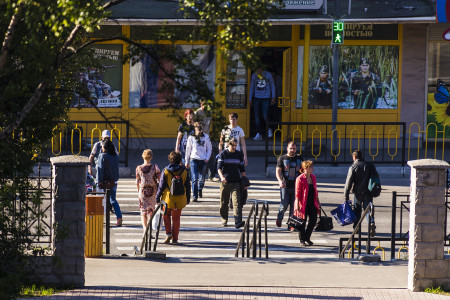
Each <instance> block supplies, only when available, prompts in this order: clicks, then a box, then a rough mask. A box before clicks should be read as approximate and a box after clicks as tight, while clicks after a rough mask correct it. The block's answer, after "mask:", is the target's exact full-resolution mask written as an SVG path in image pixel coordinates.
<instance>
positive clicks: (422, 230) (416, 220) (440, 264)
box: [408, 159, 450, 291]
mask: <svg viewBox="0 0 450 300" xmlns="http://www.w3.org/2000/svg"><path fill="white" fill-rule="evenodd" d="M408 165H409V166H410V167H411V195H410V215H409V216H410V217H409V261H408V289H410V290H412V291H423V290H424V289H425V288H427V287H430V286H434V287H437V286H445V285H448V284H449V283H450V278H449V272H450V257H448V256H447V257H446V255H444V226H445V210H446V206H445V189H446V173H445V172H446V169H447V168H449V167H450V165H449V164H448V163H447V162H445V161H441V160H434V159H420V160H414V161H409V162H408Z"/></svg>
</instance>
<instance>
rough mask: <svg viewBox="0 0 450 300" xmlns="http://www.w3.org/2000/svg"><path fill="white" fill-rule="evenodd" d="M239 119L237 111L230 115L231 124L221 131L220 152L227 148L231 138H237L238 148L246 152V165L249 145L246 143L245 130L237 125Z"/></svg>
mask: <svg viewBox="0 0 450 300" xmlns="http://www.w3.org/2000/svg"><path fill="white" fill-rule="evenodd" d="M237 119H238V115H237V113H232V114H229V115H228V120H229V121H230V125H227V126H225V128H223V129H222V132H221V133H220V142H219V153H220V152H222V150H224V149H227V147H228V141H229V140H231V139H232V138H235V139H236V140H237V147H236V150H238V151H241V152H242V153H243V154H244V162H245V165H247V164H248V161H247V146H246V145H245V134H244V130H243V129H242V128H241V127H239V126H238V125H237ZM241 149H242V150H241Z"/></svg>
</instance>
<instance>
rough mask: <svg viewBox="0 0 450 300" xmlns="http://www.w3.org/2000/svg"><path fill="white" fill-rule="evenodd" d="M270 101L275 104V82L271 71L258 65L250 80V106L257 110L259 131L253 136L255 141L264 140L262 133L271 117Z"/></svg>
mask: <svg viewBox="0 0 450 300" xmlns="http://www.w3.org/2000/svg"><path fill="white" fill-rule="evenodd" d="M269 102H270V103H271V104H272V105H274V104H275V83H274V81H273V77H272V74H270V72H268V71H263V70H262V68H261V67H258V69H256V72H255V73H253V75H252V79H251V81H250V98H249V103H250V107H252V106H253V111H254V112H255V125H256V130H257V133H256V135H255V137H254V138H253V140H254V141H261V140H262V135H261V133H262V132H264V128H265V127H264V125H265V123H267V120H268V117H269ZM261 114H262V116H263V119H264V124H261V119H260V118H261ZM267 136H268V137H269V138H270V137H272V132H271V131H270V132H269V133H268V135H267Z"/></svg>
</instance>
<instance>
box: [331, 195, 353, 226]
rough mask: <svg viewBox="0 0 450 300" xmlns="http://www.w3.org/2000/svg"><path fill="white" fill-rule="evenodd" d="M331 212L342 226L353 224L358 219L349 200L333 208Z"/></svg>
mask: <svg viewBox="0 0 450 300" xmlns="http://www.w3.org/2000/svg"><path fill="white" fill-rule="evenodd" d="M331 214H332V215H333V217H334V218H335V219H336V221H337V222H338V224H339V225H341V226H345V225H349V224H353V223H354V222H355V221H356V216H355V213H354V212H353V209H352V206H351V204H350V201H349V200H346V201H345V202H344V203H342V204H341V205H339V206H338V207H337V208H335V209H333V210H332V211H331Z"/></svg>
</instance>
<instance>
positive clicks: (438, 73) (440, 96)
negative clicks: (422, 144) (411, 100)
mask: <svg viewBox="0 0 450 300" xmlns="http://www.w3.org/2000/svg"><path fill="white" fill-rule="evenodd" d="M449 84H450V43H430V44H429V46H428V99H427V123H428V124H430V123H433V124H436V128H434V126H430V128H431V130H430V131H429V132H428V136H429V137H435V135H436V134H435V132H436V131H438V132H442V131H443V130H444V126H446V127H445V137H450V101H449V100H450V93H449V88H448V85H449ZM438 136H439V137H441V136H442V133H439V134H438Z"/></svg>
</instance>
